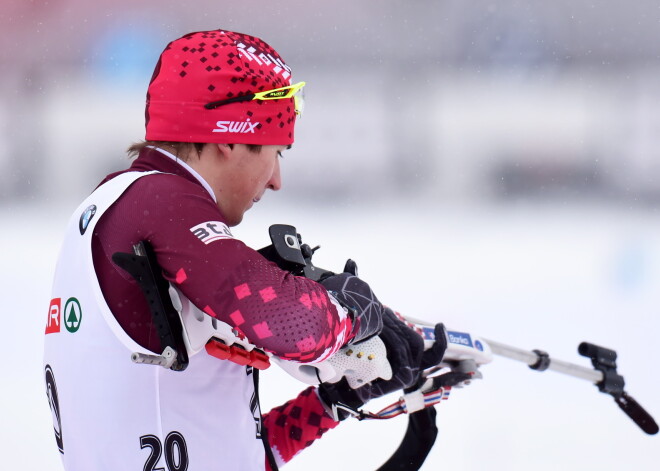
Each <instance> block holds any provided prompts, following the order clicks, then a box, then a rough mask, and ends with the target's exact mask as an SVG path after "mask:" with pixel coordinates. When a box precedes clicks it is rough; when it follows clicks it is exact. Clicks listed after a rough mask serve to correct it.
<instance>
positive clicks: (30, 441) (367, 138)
mask: <svg viewBox="0 0 660 471" xmlns="http://www.w3.org/2000/svg"><path fill="white" fill-rule="evenodd" d="M657 21H658V12H657V5H655V2H652V1H650V0H640V1H638V2H634V4H625V3H620V2H614V1H611V0H608V1H604V2H600V3H599V4H593V3H592V2H583V1H577V2H576V1H572V2H568V1H565V0H561V1H556V2H552V3H550V4H548V3H547V2H529V1H515V0H503V1H499V2H477V3H476V4H471V5H469V6H468V5H466V4H465V2H459V1H431V0H424V1H419V2H414V4H411V2H404V1H385V2H379V3H378V6H377V7H376V6H375V5H374V4H373V3H370V2H349V1H348V0H341V1H338V2H333V3H330V4H329V3H327V2H303V1H301V0H295V1H290V2H286V3H284V4H278V5H274V4H263V3H261V2H256V1H253V0H250V1H245V2H241V3H240V4H237V3H233V2H226V1H217V0H216V1H211V0H200V1H196V2H171V3H170V2H140V3H139V4H136V3H135V2H128V1H127V0H115V1H113V2H110V1H106V0H100V1H97V2H84V1H82V0H50V1H39V0H34V1H18V0H10V1H9V2H7V4H6V5H3V12H2V13H0V35H1V36H2V41H1V42H0V44H1V45H0V64H2V70H3V74H2V76H0V85H1V88H0V135H1V136H2V139H0V221H1V226H0V227H2V228H3V230H2V231H1V232H0V242H2V244H3V245H2V246H3V247H5V250H4V251H3V254H2V255H1V256H0V257H1V260H2V262H3V268H4V269H3V270H2V272H0V273H2V275H0V276H1V279H0V289H1V290H2V293H3V297H4V298H5V299H6V300H8V301H9V302H6V303H5V306H6V308H5V319H6V321H5V322H6V332H7V335H5V336H4V339H3V341H2V342H0V352H1V353H2V355H3V357H4V358H5V359H6V366H5V368H6V371H7V374H6V375H5V381H3V388H0V404H2V411H1V416H2V417H3V420H2V422H3V425H4V427H2V428H1V429H0V430H1V431H0V448H1V452H2V455H3V460H4V463H9V464H8V465H6V467H7V469H26V470H27V469H60V465H59V457H58V456H57V451H56V447H55V445H54V441H53V437H52V428H51V427H52V425H51V419H50V412H49V409H48V405H47V402H46V398H45V391H44V386H43V380H42V367H41V348H42V347H41V341H42V335H43V328H44V322H45V316H46V310H47V305H48V299H49V288H50V277H51V275H52V271H53V268H54V260H55V257H56V252H57V247H58V245H59V242H60V240H61V236H62V230H63V227H64V224H65V222H66V220H67V218H68V215H69V212H70V211H71V210H72V209H73V208H75V206H76V205H77V203H78V202H79V201H80V200H81V199H82V198H83V197H84V196H85V195H86V194H87V193H89V191H91V189H92V188H93V187H94V186H95V185H96V183H97V182H98V181H99V180H100V179H101V178H102V176H103V175H105V174H106V173H107V172H108V171H111V170H115V169H119V168H123V167H124V166H126V165H127V162H126V159H125V157H124V154H123V150H124V149H125V147H126V146H127V145H128V144H129V143H130V142H132V141H136V140H139V139H140V138H142V137H143V132H144V131H143V104H144V94H145V90H146V86H147V83H148V80H149V77H150V75H151V70H152V68H153V65H154V64H155V61H156V59H157V56H158V54H159V53H160V51H161V49H162V48H163V47H164V45H165V44H166V43H167V42H168V41H170V40H172V39H174V38H176V37H179V36H181V35H183V34H185V33H186V32H189V31H194V30H203V29H212V28H227V29H233V30H237V31H241V32H246V33H251V34H255V35H257V36H260V37H263V38H265V39H266V40H267V41H269V42H270V43H271V44H273V45H274V46H275V47H276V48H277V49H278V50H279V51H280V52H281V53H282V55H283V56H284V58H285V60H286V61H287V63H288V64H289V65H290V66H291V67H292V68H293V70H294V75H295V77H294V78H296V79H300V80H306V81H307V82H308V86H307V87H306V109H305V116H304V117H303V119H302V120H301V121H300V123H299V125H298V127H297V131H296V134H297V135H296V138H297V139H296V144H295V145H294V148H293V149H292V150H290V151H288V152H287V153H286V156H285V159H284V161H283V165H284V167H283V172H284V190H283V191H281V192H280V194H272V195H268V198H266V199H265V200H264V201H262V202H261V203H260V204H259V205H258V207H256V208H254V209H253V210H252V211H251V213H250V214H248V217H247V218H246V221H245V223H244V224H243V225H241V226H240V227H239V228H237V230H236V231H235V232H236V233H237V235H238V236H239V237H241V238H243V239H244V240H245V241H246V242H247V243H249V244H250V245H252V246H254V247H260V246H262V245H266V244H267V243H268V240H267V232H266V230H267V227H268V226H269V225H270V224H273V223H289V224H293V225H296V226H297V227H298V229H299V231H300V232H301V233H302V235H303V237H304V239H305V240H307V241H309V242H310V243H312V244H317V243H318V244H321V245H322V249H321V250H320V251H319V253H318V256H317V259H318V260H317V263H318V264H319V265H320V266H326V267H328V268H334V269H339V268H341V266H343V262H344V259H345V258H348V257H351V258H354V259H355V260H357V261H358V263H359V266H360V271H361V275H362V276H363V277H364V278H365V279H366V280H367V281H369V282H370V283H371V284H372V285H373V286H374V289H375V291H376V293H377V294H378V295H379V297H380V298H382V299H383V300H384V301H385V302H386V303H387V304H389V305H391V306H393V307H395V308H397V309H399V310H400V311H402V312H403V313H406V314H409V315H412V316H415V317H420V318H423V319H426V320H429V321H443V322H445V323H446V324H447V325H449V326H451V327H453V328H456V329H459V330H467V331H472V332H475V333H478V334H481V335H483V336H484V337H487V338H492V339H494V340H499V341H501V342H504V343H508V344H512V345H516V346H519V347H521V348H528V349H532V348H541V349H545V350H547V351H549V352H550V353H551V354H552V355H553V356H555V357H557V358H561V359H564V360H567V361H572V362H575V363H580V364H583V365H585V366H586V365H588V361H587V359H585V358H581V357H579V356H578V355H577V352H576V348H577V345H578V344H579V342H581V341H583V340H589V341H592V342H594V343H598V344H602V345H604V346H607V347H610V348H613V349H615V350H617V351H618V352H619V356H620V358H619V366H620V371H621V372H622V373H623V374H624V376H625V377H626V381H627V385H628V390H629V392H630V393H631V395H632V396H633V397H635V398H636V399H638V400H639V401H640V403H641V404H642V405H644V406H645V407H647V408H648V409H649V411H650V412H651V413H652V414H656V415H658V414H660V399H659V398H660V380H658V378H657V375H656V373H655V357H654V356H653V355H654V354H655V350H653V348H654V347H655V344H656V343H657V334H658V332H659V331H660V329H659V327H660V325H659V324H660V321H659V320H658V319H659V317H658V314H657V310H658V306H659V305H660V303H659V302H658V301H660V299H658V298H660V294H658V292H659V291H658V290H657V288H656V287H657V286H659V285H660V222H659V219H658V217H657V215H658V212H657V209H658V201H659V198H658V196H659V195H660V184H659V183H658V181H659V180H658V178H656V175H655V173H656V170H657V169H658V165H659V164H660V158H659V157H660V155H659V154H660V115H659V114H658V112H657V109H658V102H659V101H660V82H658V80H657V76H658V71H660V54H659V53H660V51H659V48H660V46H659V45H660V29H658V28H657ZM268 373H269V374H264V375H263V377H264V382H263V386H262V401H263V403H264V409H267V408H268V407H269V406H272V405H275V404H278V403H281V402H283V401H285V400H287V399H289V398H290V397H291V396H292V395H293V394H295V393H296V392H297V391H298V390H300V389H301V387H302V386H301V385H299V384H297V383H296V382H295V381H294V380H292V379H290V378H288V377H286V376H285V375H284V374H283V373H281V372H278V371H275V368H273V371H271V370H269V372H268ZM483 373H484V379H483V380H482V381H478V382H475V383H474V384H473V385H471V386H470V387H468V388H465V389H463V390H454V391H453V392H452V395H451V398H450V400H449V401H446V402H444V403H443V404H442V405H441V406H439V408H438V412H439V414H438V424H439V427H440V435H439V437H438V442H437V444H436V446H435V448H434V450H433V451H432V453H431V455H430V457H429V459H428V461H427V463H426V465H425V466H424V468H423V469H436V468H440V467H449V466H451V467H453V468H455V469H465V470H476V469H483V468H487V469H495V470H500V469H502V470H504V469H506V470H523V469H524V470H528V469H540V470H545V469H547V470H550V469H553V470H554V469H557V468H559V467H561V468H564V469H599V470H614V469H622V468H625V469H635V468H636V469H644V470H646V469H655V468H656V467H657V463H658V462H659V461H660V446H658V444H657V440H658V438H657V437H648V436H645V435H644V434H643V433H642V432H641V431H639V430H637V429H636V428H635V426H634V424H633V423H632V422H631V421H630V420H629V419H628V418H627V417H625V415H624V414H623V413H622V412H621V411H619V410H618V408H617V407H616V405H615V404H614V403H613V401H612V400H611V399H610V398H608V397H606V396H604V395H602V394H600V393H598V391H597V389H596V388H595V387H594V386H592V385H589V384H588V383H586V382H584V381H580V380H576V379H573V378H567V377H564V376H561V375H558V374H556V373H552V372H547V373H543V374H539V373H536V372H533V371H530V370H529V369H528V368H527V367H525V366H524V365H521V364H518V363H515V362H512V361H510V360H507V359H496V361H495V362H494V363H492V364H491V365H488V366H486V367H484V368H483ZM404 429H405V419H394V420H392V421H389V422H378V423H367V422H362V423H357V422H354V423H345V424H342V425H341V427H339V428H338V429H336V430H333V431H331V432H329V433H328V434H327V436H326V437H325V438H324V439H323V440H321V441H320V442H319V443H317V444H315V445H314V446H313V447H312V448H310V449H309V450H307V451H306V452H304V453H303V454H302V455H301V456H299V457H298V458H297V459H296V460H295V461H293V462H292V463H291V464H290V465H288V466H287V469H292V470H295V469H300V470H302V469H319V470H323V469H334V468H335V467H336V466H337V465H339V466H344V467H346V468H347V469H367V470H368V469H375V468H376V467H377V466H378V465H379V464H380V463H382V461H383V460H384V459H385V458H386V457H387V456H388V455H389V453H390V452H391V451H392V450H393V449H394V448H395V447H396V445H397V444H398V442H399V440H400V438H401V437H402V434H403V430H404Z"/></svg>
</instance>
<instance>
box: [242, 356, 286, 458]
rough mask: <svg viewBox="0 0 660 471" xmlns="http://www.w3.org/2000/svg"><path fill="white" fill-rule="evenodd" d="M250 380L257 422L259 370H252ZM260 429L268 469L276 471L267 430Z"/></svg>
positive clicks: (259, 406)
mask: <svg viewBox="0 0 660 471" xmlns="http://www.w3.org/2000/svg"><path fill="white" fill-rule="evenodd" d="M249 368H251V367H249ZM252 378H253V379H254V397H255V399H256V401H257V410H258V411H259V421H261V420H262V419H261V404H260V402H259V370H258V369H256V368H252ZM260 428H261V441H263V443H264V450H265V451H266V459H267V460H268V464H270V469H271V470H272V471H278V469H279V468H278V467H277V463H276V462H275V455H273V450H272V449H271V448H270V443H269V442H268V430H267V429H266V428H265V427H263V424H260Z"/></svg>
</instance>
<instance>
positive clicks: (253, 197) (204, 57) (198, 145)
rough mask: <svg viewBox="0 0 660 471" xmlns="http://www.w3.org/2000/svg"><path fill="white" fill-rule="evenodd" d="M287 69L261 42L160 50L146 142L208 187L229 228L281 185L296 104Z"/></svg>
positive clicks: (186, 42) (222, 41) (223, 41)
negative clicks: (169, 154) (173, 158)
mask: <svg viewBox="0 0 660 471" xmlns="http://www.w3.org/2000/svg"><path fill="white" fill-rule="evenodd" d="M303 85H304V82H301V83H299V84H294V85H291V69H290V68H289V67H288V66H287V65H286V64H285V63H284V61H283V60H282V58H281V57H280V56H279V54H278V53H277V52H276V51H275V50H274V49H273V48H272V47H270V46H269V45H268V44H266V42H264V41H263V40H261V39H259V38H256V37H254V36H248V35H245V34H241V33H235V32H231V31H222V30H217V31H202V32H196V33H190V34H187V35H185V36H183V37H182V38H179V39H177V40H175V41H172V42H171V43H170V44H168V45H167V47H166V48H165V50H164V51H163V53H162V54H161V56H160V59H159V60H158V64H157V65H156V68H155V70H154V74H153V77H152V79H151V82H150V84H149V89H148V91H147V106H146V110H145V118H146V143H143V144H138V145H133V146H132V147H131V148H129V153H137V152H138V151H139V149H140V148H141V147H142V146H144V145H156V146H157V147H162V148H164V149H165V150H169V151H171V152H173V153H174V154H175V155H177V156H178V157H181V158H182V159H183V160H185V161H186V162H187V163H188V164H189V165H191V166H192V167H193V168H194V169H195V170H196V171H197V172H198V173H200V175H202V177H203V178H204V179H205V180H206V181H207V182H208V183H209V184H210V185H211V187H212V188H213V191H214V192H215V195H216V198H217V200H218V201H217V203H218V207H219V208H220V210H221V211H222V213H223V215H224V216H225V217H226V219H227V223H228V224H229V225H236V224H238V223H239V222H240V221H241V220H242V218H243V213H244V212H245V211H247V210H248V209H249V208H250V207H251V206H252V204H253V203H254V202H256V201H259V199H260V198H261V197H262V196H263V193H264V192H265V190H267V189H272V190H278V189H279V188H280V186H281V179H280V170H279V161H278V156H279V155H280V153H281V151H282V150H284V149H287V148H289V147H291V144H292V143H293V131H294V125H295V121H296V115H297V114H299V111H301V103H300V102H299V101H298V99H297V97H296V96H295V94H296V93H297V92H298V91H299V90H300V89H301V88H302V86H303Z"/></svg>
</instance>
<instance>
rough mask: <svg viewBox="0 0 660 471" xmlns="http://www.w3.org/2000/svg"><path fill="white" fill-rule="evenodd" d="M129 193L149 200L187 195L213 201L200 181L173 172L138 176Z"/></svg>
mask: <svg viewBox="0 0 660 471" xmlns="http://www.w3.org/2000/svg"><path fill="white" fill-rule="evenodd" d="M126 193H127V194H132V195H133V196H136V195H137V196H138V197H140V198H143V199H144V200H143V201H144V202H145V203H147V202H148V201H154V202H163V201H166V200H172V199H180V198H186V197H194V198H196V199H197V198H199V197H202V198H206V199H208V200H209V201H210V202H213V198H212V197H211V195H210V194H209V192H208V191H207V190H206V189H205V188H204V187H203V186H202V185H201V184H200V183H198V182H193V181H190V180H189V179H187V178H185V177H182V176H180V175H175V174H172V173H160V172H158V173H151V174H149V175H145V176H143V177H140V178H138V179H137V180H136V181H135V182H134V183H133V184H132V185H131V186H130V187H129V188H128V190H127V192H126Z"/></svg>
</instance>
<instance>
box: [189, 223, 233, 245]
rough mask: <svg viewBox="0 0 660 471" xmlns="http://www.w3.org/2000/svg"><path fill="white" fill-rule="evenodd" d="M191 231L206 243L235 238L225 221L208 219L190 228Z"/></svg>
mask: <svg viewBox="0 0 660 471" xmlns="http://www.w3.org/2000/svg"><path fill="white" fill-rule="evenodd" d="M190 232H192V233H193V234H195V236H196V237H197V238H198V239H199V240H201V241H202V242H204V243H205V244H206V245H208V244H210V243H211V242H214V241H216V240H220V239H233V238H234V236H232V234H231V231H230V230H229V227H227V225H226V224H225V223H224V222H220V221H207V222H203V223H201V224H197V225H196V226H194V227H191V228H190Z"/></svg>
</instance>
